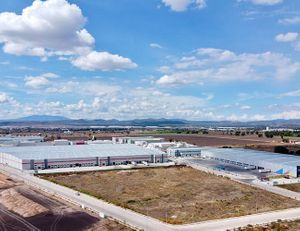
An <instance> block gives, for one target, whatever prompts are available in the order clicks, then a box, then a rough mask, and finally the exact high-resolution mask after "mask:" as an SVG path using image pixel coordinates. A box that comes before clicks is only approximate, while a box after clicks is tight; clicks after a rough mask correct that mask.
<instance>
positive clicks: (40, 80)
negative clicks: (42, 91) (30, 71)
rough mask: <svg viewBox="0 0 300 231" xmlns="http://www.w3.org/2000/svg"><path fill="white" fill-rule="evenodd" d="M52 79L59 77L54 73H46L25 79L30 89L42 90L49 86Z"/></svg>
mask: <svg viewBox="0 0 300 231" xmlns="http://www.w3.org/2000/svg"><path fill="white" fill-rule="evenodd" d="M52 78H58V75H56V74H54V73H45V74H42V75H39V76H26V77H25V78H24V81H25V86H27V87H30V88H35V89H38V88H42V87H45V86H48V85H49V84H50V80H49V79H52Z"/></svg>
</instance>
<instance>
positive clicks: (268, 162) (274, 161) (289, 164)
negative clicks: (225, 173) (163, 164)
mask: <svg viewBox="0 0 300 231" xmlns="http://www.w3.org/2000/svg"><path fill="white" fill-rule="evenodd" d="M201 156H202V157H205V158H210V159H214V160H218V161H222V162H225V163H229V164H234V165H239V166H243V167H256V168H259V169H266V170H270V171H272V172H274V173H277V174H281V175H289V176H293V177H300V156H293V155H286V154H278V153H272V152H263V151H256V150H249V149H241V148H211V147H205V148H202V152H201Z"/></svg>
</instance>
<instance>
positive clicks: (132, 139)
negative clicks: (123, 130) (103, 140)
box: [112, 136, 164, 145]
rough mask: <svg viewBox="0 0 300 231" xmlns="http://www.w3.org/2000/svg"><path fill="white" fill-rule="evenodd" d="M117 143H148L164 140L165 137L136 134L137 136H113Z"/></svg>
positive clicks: (114, 141)
mask: <svg viewBox="0 0 300 231" xmlns="http://www.w3.org/2000/svg"><path fill="white" fill-rule="evenodd" d="M112 141H113V143H115V144H135V143H136V144H139V145H141V144H148V143H156V142H162V141H164V138H157V137H153V136H136V137H113V138H112Z"/></svg>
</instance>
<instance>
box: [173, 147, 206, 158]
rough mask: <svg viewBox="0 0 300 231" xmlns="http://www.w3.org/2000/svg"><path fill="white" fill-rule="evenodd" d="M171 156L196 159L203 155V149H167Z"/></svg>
mask: <svg viewBox="0 0 300 231" xmlns="http://www.w3.org/2000/svg"><path fill="white" fill-rule="evenodd" d="M167 153H168V155H169V156H173V157H195V156H200V155H201V148H199V147H196V146H193V147H174V148H173V147H171V148H168V149H167Z"/></svg>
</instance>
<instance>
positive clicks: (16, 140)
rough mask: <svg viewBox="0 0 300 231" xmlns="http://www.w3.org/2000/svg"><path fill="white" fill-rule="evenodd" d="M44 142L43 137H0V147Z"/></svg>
mask: <svg viewBox="0 0 300 231" xmlns="http://www.w3.org/2000/svg"><path fill="white" fill-rule="evenodd" d="M43 141H44V137H42V136H11V135H8V136H0V146H4V145H11V146H16V145H19V144H21V145H22V143H25V145H26V144H28V143H31V144H35V143H40V142H43Z"/></svg>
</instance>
